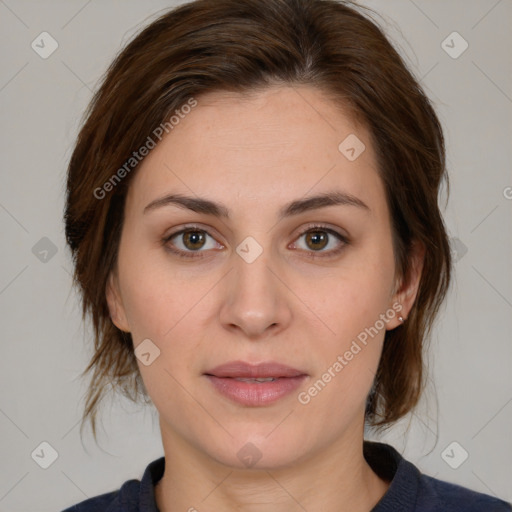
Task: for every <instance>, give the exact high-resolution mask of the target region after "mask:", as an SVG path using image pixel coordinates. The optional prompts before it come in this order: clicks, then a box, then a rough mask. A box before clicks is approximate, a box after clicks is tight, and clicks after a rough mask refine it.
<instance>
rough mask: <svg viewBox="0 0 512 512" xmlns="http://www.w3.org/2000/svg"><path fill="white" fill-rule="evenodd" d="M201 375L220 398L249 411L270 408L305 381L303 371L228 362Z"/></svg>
mask: <svg viewBox="0 0 512 512" xmlns="http://www.w3.org/2000/svg"><path fill="white" fill-rule="evenodd" d="M204 375H205V376H206V377H207V378H208V380H209V382H210V383H211V384H212V386H213V388H214V389H215V390H216V391H217V392H219V393H220V394H221V395H223V396H224V397H226V398H228V399H230V400H231V401H234V402H237V403H239V404H242V405H246V406H252V407H257V406H264V405H269V404H271V403H274V402H276V401H278V400H280V399H281V398H284V397H285V396H287V395H289V394H290V393H292V392H293V391H294V390H296V389H297V388H298V387H299V386H300V385H301V384H302V382H303V381H304V380H305V379H306V378H307V377H308V375H307V373H305V372H304V371H301V370H298V369H296V368H292V367H290V366H287V365H283V364H280V363H276V362H264V363H260V364H257V365H251V364H249V363H246V362H244V361H231V362H229V363H226V364H223V365H220V366H217V367H215V368H213V369H212V370H209V371H208V372H205V374H204Z"/></svg>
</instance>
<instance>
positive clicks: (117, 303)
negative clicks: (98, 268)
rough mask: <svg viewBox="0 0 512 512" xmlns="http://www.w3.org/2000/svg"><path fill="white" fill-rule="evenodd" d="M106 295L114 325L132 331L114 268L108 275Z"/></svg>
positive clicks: (122, 329)
mask: <svg viewBox="0 0 512 512" xmlns="http://www.w3.org/2000/svg"><path fill="white" fill-rule="evenodd" d="M105 295H106V298H107V304H108V309H109V312H110V318H111V320H112V322H113V323H114V325H115V326H116V327H117V328H118V329H120V330H121V331H125V332H130V327H129V325H128V320H127V319H126V313H125V310H124V306H123V301H122V300H121V293H120V291H119V283H118V279H117V274H116V272H115V270H112V271H111V272H110V275H109V276H108V280H107V285H106V287H105Z"/></svg>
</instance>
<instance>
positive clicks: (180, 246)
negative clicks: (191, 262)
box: [162, 226, 223, 258]
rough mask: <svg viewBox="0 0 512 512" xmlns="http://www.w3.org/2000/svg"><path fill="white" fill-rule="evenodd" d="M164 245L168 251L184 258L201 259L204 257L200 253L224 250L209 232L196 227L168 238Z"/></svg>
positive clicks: (163, 241) (165, 239) (183, 230)
mask: <svg viewBox="0 0 512 512" xmlns="http://www.w3.org/2000/svg"><path fill="white" fill-rule="evenodd" d="M208 239H210V241H209V240H208ZM162 243H163V244H164V246H165V247H166V249H168V250H169V251H171V252H173V253H175V254H177V255H178V256H180V257H182V258H201V257H203V256H202V255H201V254H198V253H201V252H204V251H206V250H210V249H219V248H221V249H222V248H223V246H222V245H221V244H219V243H218V242H216V241H215V239H214V238H213V237H212V236H211V235H210V234H209V233H208V232H207V231H205V230H204V229H201V228H199V227H195V226H192V227H188V228H186V229H182V230H180V231H177V232H175V233H172V234H171V235H168V236H166V237H165V238H164V239H163V240H162Z"/></svg>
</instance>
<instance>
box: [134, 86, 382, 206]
mask: <svg viewBox="0 0 512 512" xmlns="http://www.w3.org/2000/svg"><path fill="white" fill-rule="evenodd" d="M196 99H197V106H196V107H194V108H193V109H192V110H191V111H190V113H188V114H186V115H184V116H183V117H182V118H181V119H180V121H179V123H178V124H177V125H175V126H174V128H173V129H172V130H171V131H170V132H169V133H168V134H167V135H166V136H165V137H164V138H163V139H162V141H161V142H160V143H159V144H158V145H157V146H156V148H155V149H153V150H152V151H151V152H150V153H149V155H148V156H147V157H146V158H145V159H144V161H143V162H142V163H141V164H140V165H139V168H138V169H137V172H136V174H135V176H134V179H133V181H132V184H131V186H130V190H129V194H128V196H129V198H128V201H129V202H130V204H133V205H136V206H137V208H138V209H140V208H143V205H145V204H147V203H148V202H149V201H151V200H152V199H155V196H156V195H161V194H163V193H168V192H172V191H174V192H176V191H177V192H181V193H184V194H187V195H200V196H212V195H215V196H216V197H218V198H224V199H225V201H223V202H229V200H231V201H234V200H235V199H236V198H237V197H238V198H240V197H243V198H245V200H246V201H249V200H253V201H254V202H255V203H258V204H260V205H261V204H263V203H265V202H271V201H273V200H274V199H276V200H277V199H279V198H282V199H283V200H285V199H286V198H289V197H290V198H296V197H300V196H304V195H306V194H308V192H309V191H311V192H312V193H313V192H321V191H322V190H327V189H329V190H330V189H332V188H333V187H336V188H343V189H345V190H346V191H347V192H349V193H351V194H353V195H356V196H361V198H363V197H365V198H366V200H365V202H367V201H369V202H375V201H376V200H377V201H378V199H379V197H378V196H379V195H382V194H383V189H382V184H381V183H380V178H379V176H378V172H377V169H376V163H375V155H374V150H373V147H372V144H371V141H370V136H369V132H368V131H367V129H366V128H365V127H364V126H362V125H361V124H359V123H356V122H355V120H354V119H353V118H352V117H351V116H349V115H347V113H346V112H344V111H343V110H342V109H341V108H340V107H339V106H338V105H337V104H335V103H334V102H333V101H332V100H330V99H329V98H327V97H326V96H324V95H323V94H322V92H321V91H319V90H318V89H316V88H313V87H311V86H294V87H289V86H286V87H285V86H282V87H272V88H268V89H265V90H262V91H252V92H250V93H244V94H239V93H232V92H224V91H223V92H215V93H208V94H205V95H203V96H200V97H198V98H196ZM347 150H349V152H348V153H346V151H347ZM351 150H353V151H351ZM354 152H355V156H357V155H358V154H359V153H360V154H359V156H357V158H355V159H353V158H352V157H353V156H354ZM347 156H348V157H350V158H348V157H347ZM372 195H373V196H376V197H372ZM363 200H364V199H363Z"/></svg>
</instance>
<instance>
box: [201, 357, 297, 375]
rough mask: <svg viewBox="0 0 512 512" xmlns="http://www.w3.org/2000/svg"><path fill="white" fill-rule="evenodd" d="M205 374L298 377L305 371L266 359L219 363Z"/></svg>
mask: <svg viewBox="0 0 512 512" xmlns="http://www.w3.org/2000/svg"><path fill="white" fill-rule="evenodd" d="M205 374H206V375H213V376H215V377H232V378H237V377H240V378H245V379H250V378H253V379H257V378H265V377H299V376H301V375H306V373H305V372H303V371H301V370H297V369H296V368H292V367H291V366H287V365H284V364H281V363H276V362H274V361H266V362H263V363H259V364H250V363H246V362H245V361H230V362H228V363H224V364H221V365H219V366H216V367H215V368H213V369H211V370H209V371H207V372H205Z"/></svg>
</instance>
